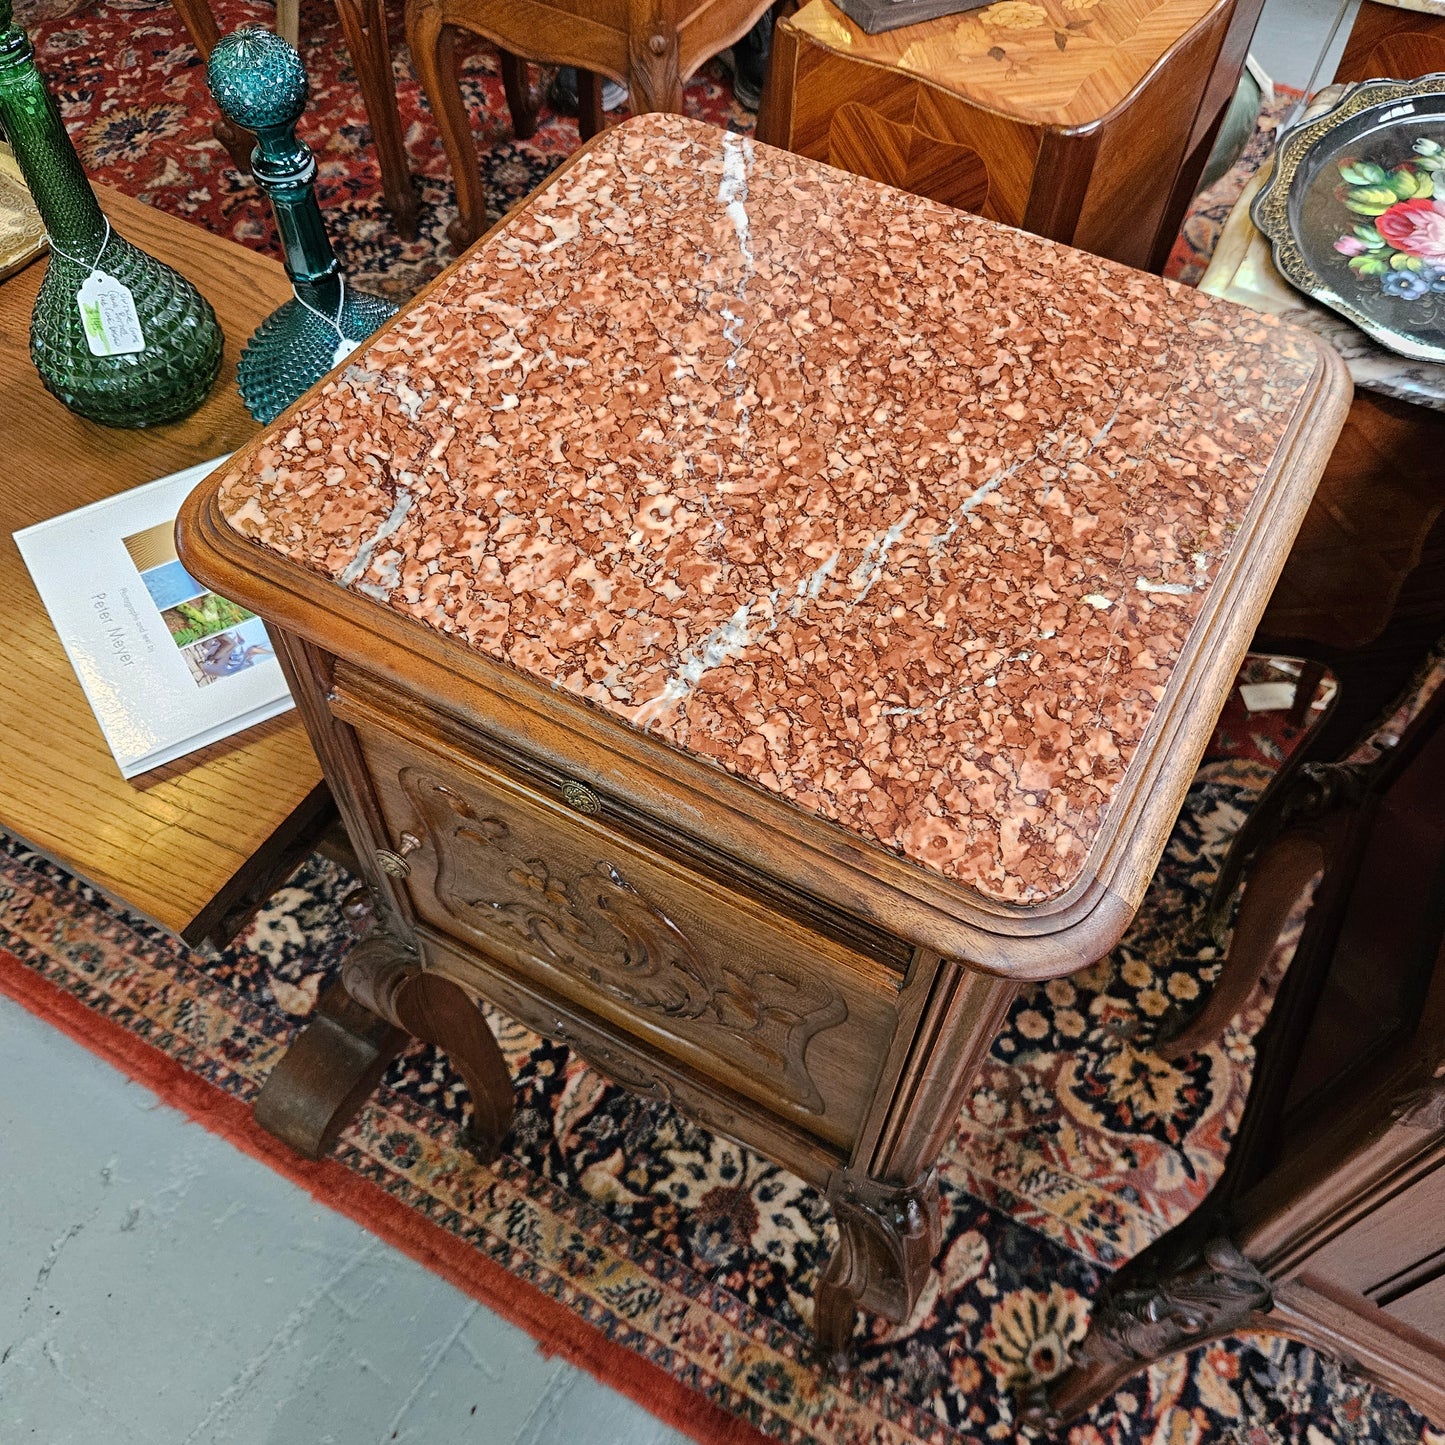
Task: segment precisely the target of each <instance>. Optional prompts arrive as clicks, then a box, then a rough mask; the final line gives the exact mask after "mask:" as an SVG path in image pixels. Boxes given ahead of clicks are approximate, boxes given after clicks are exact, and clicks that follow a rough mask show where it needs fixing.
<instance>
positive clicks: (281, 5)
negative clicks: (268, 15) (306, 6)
mask: <svg viewBox="0 0 1445 1445" xmlns="http://www.w3.org/2000/svg"><path fill="white" fill-rule="evenodd" d="M276 34H277V35H279V36H280V37H281V39H282V40H284V41H285V42H286V43H287V44H288V45H289V46H291V48H292V49H293V50H300V48H301V0H276Z"/></svg>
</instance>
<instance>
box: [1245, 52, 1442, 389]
mask: <svg viewBox="0 0 1445 1445" xmlns="http://www.w3.org/2000/svg"><path fill="white" fill-rule="evenodd" d="M1250 214H1251V215H1252V216H1253V218H1254V223H1255V225H1256V226H1258V227H1259V229H1260V230H1261V231H1262V232H1263V233H1264V234H1265V235H1266V236H1267V237H1268V238H1269V240H1270V243H1271V245H1272V246H1273V248H1274V261H1275V265H1276V266H1278V267H1279V270H1280V272H1281V274H1282V275H1283V276H1284V277H1285V278H1286V279H1287V280H1288V281H1289V282H1290V283H1291V285H1293V286H1295V287H1296V288H1298V289H1299V290H1300V291H1303V292H1304V293H1305V295H1307V296H1312V297H1313V298H1314V299H1315V300H1316V301H1319V302H1322V303H1323V304H1324V305H1326V306H1329V307H1331V308H1332V309H1333V310H1335V311H1338V312H1339V313H1340V314H1341V315H1342V316H1345V317H1347V318H1348V319H1349V320H1350V321H1353V322H1354V323H1355V325H1356V326H1358V327H1360V329H1361V330H1362V331H1364V332H1366V333H1367V334H1368V335H1370V336H1372V337H1374V339H1375V340H1376V341H1378V342H1379V343H1380V344H1381V345H1382V346H1386V347H1389V348H1390V350H1392V351H1397V352H1399V353H1400V354H1401V355H1403V356H1412V357H1416V358H1418V359H1421V360H1429V361H1445V75H1427V76H1424V77H1423V78H1421V79H1420V80H1412V81H1396V80H1367V81H1363V82H1362V83H1361V84H1359V85H1355V86H1351V87H1350V89H1349V90H1348V91H1347V92H1346V93H1345V95H1344V96H1343V98H1342V99H1341V100H1340V102H1339V103H1338V104H1337V105H1335V106H1334V107H1333V108H1331V109H1330V110H1327V111H1326V112H1325V113H1324V114H1323V115H1321V116H1318V117H1317V118H1316V119H1314V120H1312V121H1309V122H1307V123H1306V124H1304V125H1301V126H1298V127H1296V128H1295V129H1293V130H1291V131H1288V132H1286V134H1285V136H1284V138H1283V139H1282V140H1281V141H1280V145H1279V151H1278V154H1277V156H1276V159H1275V168H1274V174H1273V175H1272V176H1271V177H1270V179H1269V181H1268V183H1267V184H1266V185H1265V186H1264V187H1263V188H1262V189H1261V191H1260V193H1259V195H1258V196H1256V197H1255V201H1254V205H1253V207H1252V208H1251V211H1250Z"/></svg>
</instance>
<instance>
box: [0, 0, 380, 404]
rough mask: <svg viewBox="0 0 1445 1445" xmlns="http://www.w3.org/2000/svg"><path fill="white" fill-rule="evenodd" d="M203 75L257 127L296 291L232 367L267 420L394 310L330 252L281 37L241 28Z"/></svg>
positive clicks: (301, 93)
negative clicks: (350, 276) (351, 279)
mask: <svg viewBox="0 0 1445 1445" xmlns="http://www.w3.org/2000/svg"><path fill="white" fill-rule="evenodd" d="M4 3H6V0H0V4H4ZM206 80H207V82H208V84H209V85H210V87H211V94H212V95H213V96H214V97H215V100H216V104H217V105H218V106H220V108H221V112H222V114H223V115H225V117H226V119H227V120H229V121H230V122H231V123H232V124H233V125H239V126H243V127H244V128H245V129H246V130H250V131H255V133H256V149H255V151H254V152H252V155H251V170H252V173H253V174H254V175H255V177H256V179H257V180H258V181H259V182H260V183H261V185H262V186H263V187H264V188H265V191H266V194H267V195H268V196H270V198H271V206H272V209H273V210H274V211H275V214H276V227H277V229H278V230H279V231H280V232H281V245H282V247H283V249H284V251H285V259H286V273H287V275H289V276H290V277H291V285H292V288H293V290H294V291H295V297H294V299H292V300H290V301H287V302H286V303H285V304H284V305H282V306H279V307H277V309H276V310H275V311H273V312H272V313H271V314H270V315H269V316H268V317H267V318H266V319H265V320H264V321H263V322H262V323H261V325H260V326H259V327H257V329H256V334H255V335H254V336H253V337H252V338H251V339H250V341H248V342H247V343H246V349H245V350H244V351H243V352H242V353H241V364H240V366H239V367H238V368H237V380H238V381H239V383H240V387H241V399H242V400H243V401H244V402H245V403H246V409H247V410H248V411H249V412H250V413H251V415H252V416H254V417H255V418H256V420H257V421H260V422H269V421H271V420H272V419H273V418H274V417H276V416H277V415H279V414H280V413H281V412H282V411H284V410H285V409H286V407H288V406H289V405H290V404H291V403H292V402H293V401H295V400H296V398H297V397H298V396H300V395H301V393H302V392H304V391H305V390H306V389H307V388H308V387H310V386H312V385H314V384H315V383H316V382H318V381H320V380H321V378H322V377H323V376H325V375H326V373H327V372H328V371H330V370H331V368H332V367H333V366H335V365H336V364H337V363H338V362H339V361H341V360H342V358H343V357H345V356H346V354H347V353H348V352H349V351H351V350H352V349H353V348H354V347H355V346H356V344H357V343H358V342H361V341H365V340H366V338H367V337H368V336H370V335H371V333H372V332H373V331H375V330H376V328H377V327H378V326H380V325H381V323H382V322H383V321H385V320H387V319H388V318H389V317H391V316H394V315H395V314H396V307H395V306H393V305H391V303H390V302H388V301H383V300H381V299H380V297H377V296H370V295H368V294H367V293H366V292H364V291H357V290H355V289H354V288H353V287H352V286H351V285H349V284H348V282H347V280H346V278H345V276H343V275H342V272H341V266H340V263H339V262H338V261H337V259H336V253H335V252H334V251H333V250H332V249H331V242H330V240H329V239H328V238H327V235H326V223H325V222H324V221H323V220H322V218H321V207H320V205H319V204H318V202H317V200H316V158H315V157H314V156H313V155H312V154H311V148H310V147H309V146H308V145H307V144H306V143H305V142H304V141H302V140H298V139H297V137H296V122H297V121H298V120H299V119H300V118H301V112H302V111H303V110H304V109H305V107H306V94H307V82H306V70H305V68H304V67H303V66H302V64H301V57H300V56H299V55H297V53H296V52H295V50H293V49H292V48H291V46H290V45H289V44H287V42H286V41H285V40H283V39H282V38H281V37H280V36H279V35H275V34H273V33H272V32H271V31H269V30H266V29H263V28H262V27H261V26H259V25H243V26H242V27H241V28H240V29H239V30H236V31H234V32H232V33H231V34H230V35H227V36H225V37H223V38H222V39H221V40H220V41H219V42H218V44H217V45H216V47H215V49H214V50H212V51H211V59H210V62H209V63H208V64H207V66H206Z"/></svg>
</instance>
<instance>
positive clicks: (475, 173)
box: [406, 0, 487, 251]
mask: <svg viewBox="0 0 1445 1445" xmlns="http://www.w3.org/2000/svg"><path fill="white" fill-rule="evenodd" d="M406 42H407V45H408V46H409V47H410V49H411V60H412V64H413V65H414V66H416V73H417V79H418V80H420V81H421V88H422V91H423V93H424V94H425V95H426V100H427V104H428V105H429V106H430V107H431V113H432V118H433V119H434V120H435V121H436V127H437V131H438V132H439V134H440V135H441V138H442V148H443V149H444V150H445V151H446V153H447V163H448V164H449V165H450V166H451V168H452V180H453V182H454V183H455V185H456V188H457V217H456V220H454V221H453V222H452V223H451V225H449V226H448V227H447V239H448V240H449V241H450V242H451V243H452V245H453V246H454V247H455V248H456V249H457V250H458V251H464V250H465V249H466V248H467V247H468V246H470V245H471V243H472V242H473V241H475V240H476V239H477V237H478V236H480V235H481V234H482V232H483V231H484V230H486V227H487V201H486V194H485V192H484V191H483V189H482V173H481V169H480V166H479V164H478V161H477V146H476V142H475V141H474V140H473V139H472V122H471V118H470V117H469V116H468V115H467V107H466V102H465V101H464V100H463V99H462V85H461V74H460V70H459V68H458V65H457V32H456V28H455V27H454V26H451V25H448V24H447V23H446V21H445V19H444V18H443V16H442V10H441V6H440V5H439V4H437V3H436V0H407V6H406Z"/></svg>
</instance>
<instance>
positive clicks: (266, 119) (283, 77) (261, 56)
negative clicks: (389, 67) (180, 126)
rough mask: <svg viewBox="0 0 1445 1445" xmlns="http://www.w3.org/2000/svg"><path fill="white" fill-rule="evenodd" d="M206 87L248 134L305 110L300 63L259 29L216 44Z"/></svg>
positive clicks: (1, 0)
mask: <svg viewBox="0 0 1445 1445" xmlns="http://www.w3.org/2000/svg"><path fill="white" fill-rule="evenodd" d="M5 3H7V0H0V4H5ZM206 82H207V84H208V85H209V86H210V87H211V94H212V95H213V96H214V97H215V98H216V104H217V105H219V106H220V108H221V111H222V113H223V114H224V115H225V117H226V119H227V120H229V121H230V122H231V123H232V124H233V125H239V126H243V127H244V128H245V129H246V130H254V131H263V130H275V129H276V128H277V127H279V126H291V125H295V124H296V122H297V121H298V120H299V119H300V118H301V112H302V111H303V110H305V108H306V95H307V84H306V70H305V67H304V66H303V65H302V64H301V57H300V56H299V55H297V53H296V51H295V50H294V49H293V48H292V47H291V45H290V44H289V43H288V42H287V41H285V40H283V39H282V38H281V37H280V36H279V35H276V34H274V33H273V32H272V31H270V30H267V29H266V28H265V27H264V26H261V25H243V26H241V28H240V29H239V30H234V31H232V32H231V34H229V35H225V36H222V38H221V39H220V40H218V41H217V42H216V47H215V49H214V50H212V51H211V58H210V60H209V61H208V62H207V64H206Z"/></svg>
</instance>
